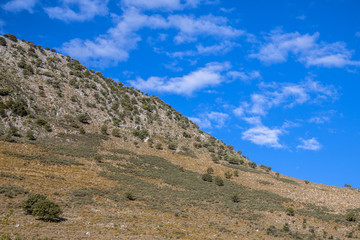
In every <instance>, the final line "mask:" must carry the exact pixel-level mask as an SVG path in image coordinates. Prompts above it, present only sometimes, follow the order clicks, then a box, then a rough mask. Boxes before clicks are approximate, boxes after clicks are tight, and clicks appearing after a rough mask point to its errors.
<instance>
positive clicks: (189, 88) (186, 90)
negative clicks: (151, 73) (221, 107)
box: [129, 62, 231, 96]
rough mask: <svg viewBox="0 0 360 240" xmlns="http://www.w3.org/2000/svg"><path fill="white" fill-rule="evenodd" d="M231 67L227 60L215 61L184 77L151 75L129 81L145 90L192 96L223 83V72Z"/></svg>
mask: <svg viewBox="0 0 360 240" xmlns="http://www.w3.org/2000/svg"><path fill="white" fill-rule="evenodd" d="M230 68H231V65H230V64H229V63H227V62H225V63H216V62H214V63H208V64H206V66H205V67H203V68H199V69H197V70H196V71H193V72H191V73H189V74H187V75H185V76H182V77H173V78H167V77H150V78H148V79H147V80H144V79H142V78H137V79H136V80H131V81H129V83H130V84H131V85H132V86H134V87H136V88H138V89H141V90H143V91H146V90H147V91H149V90H150V91H155V92H166V93H175V94H181V95H188V96H190V95H192V94H193V93H194V92H195V91H198V90H200V89H204V88H207V87H209V86H216V85H219V84H220V83H222V82H223V81H224V80H225V78H224V76H223V72H224V71H227V70H228V69H230Z"/></svg>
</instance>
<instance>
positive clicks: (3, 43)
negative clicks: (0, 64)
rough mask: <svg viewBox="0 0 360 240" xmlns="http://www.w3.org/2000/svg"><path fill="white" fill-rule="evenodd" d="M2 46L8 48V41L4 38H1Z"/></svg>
mask: <svg viewBox="0 0 360 240" xmlns="http://www.w3.org/2000/svg"><path fill="white" fill-rule="evenodd" d="M0 46H6V40H5V38H3V37H0Z"/></svg>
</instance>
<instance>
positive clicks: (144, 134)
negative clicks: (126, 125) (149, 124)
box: [133, 129, 149, 140]
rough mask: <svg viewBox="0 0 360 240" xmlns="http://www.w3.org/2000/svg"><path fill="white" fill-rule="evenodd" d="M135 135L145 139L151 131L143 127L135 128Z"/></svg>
mask: <svg viewBox="0 0 360 240" xmlns="http://www.w3.org/2000/svg"><path fill="white" fill-rule="evenodd" d="M133 135H134V136H135V137H138V138H140V139H141V140H144V139H145V138H146V137H148V136H149V132H148V131H147V130H146V129H143V130H137V129H136V130H134V131H133Z"/></svg>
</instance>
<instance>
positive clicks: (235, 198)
mask: <svg viewBox="0 0 360 240" xmlns="http://www.w3.org/2000/svg"><path fill="white" fill-rule="evenodd" d="M231 200H232V201H233V202H234V203H238V202H240V197H239V195H238V194H237V193H236V194H234V195H232V196H231Z"/></svg>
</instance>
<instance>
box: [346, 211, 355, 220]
mask: <svg viewBox="0 0 360 240" xmlns="http://www.w3.org/2000/svg"><path fill="white" fill-rule="evenodd" d="M346 221H349V222H355V221H356V215H355V213H354V212H349V213H348V214H346Z"/></svg>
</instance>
